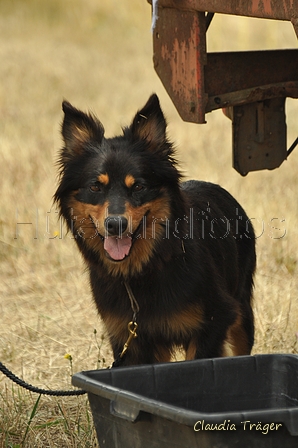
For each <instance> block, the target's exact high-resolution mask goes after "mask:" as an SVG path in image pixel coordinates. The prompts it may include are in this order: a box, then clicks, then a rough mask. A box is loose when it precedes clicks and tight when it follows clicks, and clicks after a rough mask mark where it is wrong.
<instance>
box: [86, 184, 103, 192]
mask: <svg viewBox="0 0 298 448" xmlns="http://www.w3.org/2000/svg"><path fill="white" fill-rule="evenodd" d="M89 190H90V191H92V192H93V193H98V192H99V191H101V186H100V184H99V183H96V184H93V185H90V186H89Z"/></svg>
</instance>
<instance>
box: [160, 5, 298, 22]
mask: <svg viewBox="0 0 298 448" xmlns="http://www.w3.org/2000/svg"><path fill="white" fill-rule="evenodd" d="M158 4H159V7H162V8H177V9H184V10H195V11H208V12H215V13H221V14H233V15H239V16H247V17H259V18H264V19H277V20H292V19H295V18H298V2H297V0H159V1H158Z"/></svg>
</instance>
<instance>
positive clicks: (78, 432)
mask: <svg viewBox="0 0 298 448" xmlns="http://www.w3.org/2000/svg"><path fill="white" fill-rule="evenodd" d="M150 15H151V14H150V6H149V5H148V4H147V3H146V1H145V0H121V1H116V0H99V1H98V0H85V1H84V2H82V1H79V0H63V1H58V0H47V1H42V0H26V1H24V0H13V1H11V0H2V1H1V2H0V31H1V32H0V61H1V63H0V167H1V177H0V201H1V215H0V263H1V269H0V361H1V362H3V363H4V364H6V365H7V367H9V368H10V369H11V370H12V371H14V372H15V373H16V374H17V375H19V376H21V377H22V378H24V379H25V380H27V381H28V382H29V383H31V384H34V385H36V386H39V387H43V388H50V389H57V388H58V389H68V388H70V387H71V384H70V381H71V374H72V373H73V372H76V371H81V370H88V369H94V368H98V367H99V368H100V367H105V366H107V365H108V364H109V363H110V361H111V352H110V348H109V346H108V344H107V342H106V338H105V333H104V329H103V327H102V324H101V322H100V319H99V318H98V317H97V314H96V311H95V306H94V305H93V303H92V299H91V295H90V291H89V287H88V278H87V274H86V272H85V271H84V265H83V263H82V260H81V257H80V255H79V254H78V251H77V249H76V247H75V244H74V241H72V239H71V237H70V236H69V235H67V234H66V233H65V229H64V227H63V226H62V225H61V223H60V222H58V219H57V212H56V210H55V209H54V208H53V206H52V195H53V193H54V191H55V187H56V181H57V174H56V168H55V160H56V158H57V151H58V149H59V147H60V146H61V138H60V123H61V120H62V112H61V102H62V100H63V99H64V98H66V99H68V100H69V101H70V102H72V103H73V104H74V105H76V106H77V107H79V108H82V109H83V110H87V109H91V110H92V111H94V112H96V113H97V114H98V116H99V118H100V120H101V121H102V122H103V123H104V125H105V128H106V134H107V135H108V136H111V135H113V134H114V133H117V132H120V130H121V126H123V125H125V124H127V123H129V122H130V120H131V118H132V116H133V114H134V113H135V111H136V110H137V109H138V108H139V107H141V106H142V105H143V104H144V103H145V102H146V100H147V98H148V97H149V95H150V94H151V93H152V92H156V93H157V94H158V95H159V97H160V100H161V104H162V107H163V109H164V112H165V115H166V116H167V118H168V121H169V123H170V124H169V134H170V135H171V137H172V139H173V140H174V141H176V143H177V147H178V157H179V159H180V160H181V162H182V168H183V170H184V172H185V176H186V178H198V179H203V180H209V181H213V182H216V183H219V184H221V185H222V186H223V187H225V188H226V189H228V190H229V191H230V192H231V193H232V194H233V195H235V196H236V198H237V199H238V200H239V201H240V203H241V204H242V205H243V206H244V208H245V209H246V211H247V213H248V215H249V217H250V218H252V219H254V223H255V229H256V234H257V236H258V238H257V253H258V270H257V275H256V281H255V302H254V308H255V316H256V343H255V347H254V353H273V352H274V353H277V352H285V353H297V352H298V343H297V332H298V300H297V287H298V277H297V270H298V265H297V257H298V227H297V223H298V202H297V192H298V176H297V172H298V150H297V152H295V151H294V153H293V154H292V155H291V156H290V158H289V160H288V161H286V162H285V163H284V164H283V165H282V166H281V167H280V168H279V169H278V170H275V171H272V172H269V171H261V172H255V173H250V174H249V175H248V176H247V177H245V178H242V177H241V176H240V175H239V174H237V173H236V172H235V171H234V170H233V168H232V165H231V123H230V122H229V120H228V119H226V118H225V117H224V116H223V114H222V113H221V111H217V112H213V113H212V114H210V115H209V116H208V117H207V119H208V123H207V124H206V125H193V124H188V123H183V122H182V121H181V119H180V118H179V116H178V114H177V112H176V110H175V109H174V107H173V105H172V103H171V101H170V99H169V98H168V96H167V94H166V93H165V91H164V88H163V87H162V85H161V83H160V81H159V79H158V78H157V75H156V74H155V72H154V70H153V64H152V45H151V32H150V20H151V17H150ZM295 46H296V37H295V34H294V31H293V30H292V27H291V25H290V24H288V23H276V22H270V23H269V21H268V22H266V21H265V23H264V22H263V21H259V20H255V19H239V18H235V17H230V18H229V17H220V16H217V17H215V19H214V22H213V23H212V25H211V27H210V36H209V40H208V48H209V50H211V51H221V50H240V49H243V50H245V49H263V48H266V49H267V48H285V47H295ZM297 115H298V108H297V104H296V103H295V101H288V102H287V122H288V142H289V144H288V146H289V145H290V144H291V143H292V141H293V140H294V139H295V138H296V137H297V124H296V123H297ZM65 354H70V355H71V357H72V362H70V361H69V359H66V358H65ZM37 400H38V396H37V395H35V394H31V393H29V392H26V391H24V390H22V389H20V388H19V387H18V386H16V385H13V384H12V383H11V382H10V381H9V380H7V379H6V378H5V377H4V376H2V374H0V447H11V448H12V447H14V448H16V447H21V446H22V447H43V448H45V447H56V446H57V447H58V446H59V447H72V448H73V447H96V446H97V442H96V436H95V433H94V430H93V427H92V416H91V414H90V411H89V408H88V403H87V398H86V396H84V397H80V398H49V397H44V396H43V397H41V398H40V400H39V401H37Z"/></svg>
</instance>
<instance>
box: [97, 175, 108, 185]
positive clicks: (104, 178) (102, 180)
mask: <svg viewBox="0 0 298 448" xmlns="http://www.w3.org/2000/svg"><path fill="white" fill-rule="evenodd" d="M97 179H98V181H99V182H100V183H101V184H103V185H108V183H109V182H110V179H109V175H108V174H107V173H105V174H100V175H99V176H98V178H97Z"/></svg>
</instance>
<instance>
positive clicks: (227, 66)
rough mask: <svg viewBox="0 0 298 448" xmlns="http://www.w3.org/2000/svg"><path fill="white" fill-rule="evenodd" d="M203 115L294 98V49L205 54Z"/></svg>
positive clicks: (297, 76) (297, 77)
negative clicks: (241, 106) (227, 108)
mask: <svg viewBox="0 0 298 448" xmlns="http://www.w3.org/2000/svg"><path fill="white" fill-rule="evenodd" d="M204 79H205V92H206V93H207V94H208V102H207V105H206V112H210V111H211V110H214V109H219V108H222V107H227V106H230V105H231V104H241V103H243V102H253V101H257V100H258V101H259V100H262V99H264V98H266V97H267V98H272V97H279V96H291V97H295V98H297V97H298V88H297V87H298V50H273V51H245V52H225V53H208V54H207V64H206V65H205V76H204Z"/></svg>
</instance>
